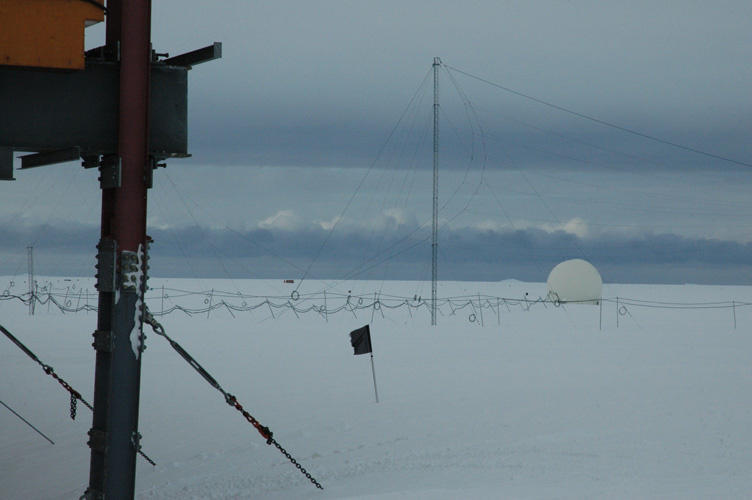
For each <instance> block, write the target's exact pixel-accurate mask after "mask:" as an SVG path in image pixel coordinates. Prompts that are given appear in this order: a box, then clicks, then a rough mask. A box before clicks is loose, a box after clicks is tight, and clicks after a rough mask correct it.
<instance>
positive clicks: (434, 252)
mask: <svg viewBox="0 0 752 500" xmlns="http://www.w3.org/2000/svg"><path fill="white" fill-rule="evenodd" d="M439 66H441V59H439V58H438V57H434V59H433V225H432V228H431V325H432V326H433V325H436V277H437V271H438V250H439Z"/></svg>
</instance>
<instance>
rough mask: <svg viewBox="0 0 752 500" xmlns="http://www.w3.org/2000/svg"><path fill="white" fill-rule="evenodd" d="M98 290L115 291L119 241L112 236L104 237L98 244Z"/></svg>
mask: <svg viewBox="0 0 752 500" xmlns="http://www.w3.org/2000/svg"><path fill="white" fill-rule="evenodd" d="M97 250H99V253H97V264H96V268H97V275H96V278H97V290H99V291H100V292H110V293H112V292H114V291H115V290H116V289H117V286H116V283H115V271H116V267H115V266H116V263H117V259H116V256H117V242H116V241H115V240H113V239H111V238H102V239H101V240H99V244H98V245H97Z"/></svg>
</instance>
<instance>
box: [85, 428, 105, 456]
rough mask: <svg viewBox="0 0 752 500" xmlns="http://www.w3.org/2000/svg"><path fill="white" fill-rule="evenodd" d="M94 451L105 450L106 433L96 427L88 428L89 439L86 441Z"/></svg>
mask: <svg viewBox="0 0 752 500" xmlns="http://www.w3.org/2000/svg"><path fill="white" fill-rule="evenodd" d="M86 444H88V445H89V448H91V449H92V450H94V451H99V452H101V453H104V452H106V451H107V433H106V432H105V431H99V430H97V429H89V441H88V443H86Z"/></svg>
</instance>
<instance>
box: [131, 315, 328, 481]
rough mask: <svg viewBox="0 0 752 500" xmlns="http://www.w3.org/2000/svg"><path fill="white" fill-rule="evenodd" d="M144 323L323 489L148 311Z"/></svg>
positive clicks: (267, 440) (268, 442)
mask: <svg viewBox="0 0 752 500" xmlns="http://www.w3.org/2000/svg"><path fill="white" fill-rule="evenodd" d="M144 322H145V323H147V324H148V325H150V326H151V328H152V330H154V333H156V334H157V335H160V336H162V337H164V338H165V339H166V340H167V342H169V343H170V345H171V346H172V348H173V349H175V351H177V353H178V354H180V356H182V357H183V359H185V360H186V361H187V362H188V364H189V365H191V366H192V367H193V369H194V370H196V371H197V372H198V373H199V374H200V375H201V376H202V377H203V378H204V380H206V381H207V382H208V383H209V385H211V386H212V387H214V388H215V389H217V390H218V391H219V392H221V393H222V395H223V396H224V397H225V401H226V402H227V404H228V405H230V406H232V407H233V408H235V409H236V410H238V411H239V412H240V413H241V415H243V417H245V419H246V420H247V421H248V422H249V423H250V424H251V425H252V426H253V427H254V428H255V429H256V430H257V431H258V432H259V434H261V436H263V438H264V439H266V444H269V445H272V444H273V445H274V446H275V447H276V448H277V449H278V450H279V451H280V452H281V453H282V454H283V455H284V456H285V458H287V459H288V460H289V461H290V463H292V464H293V465H294V466H295V467H296V468H297V469H298V470H299V471H300V472H301V473H302V474H303V475H304V476H305V477H306V478H308V480H309V481H311V483H313V484H314V485H315V486H316V487H317V488H318V489H320V490H323V489H324V487H323V486H321V484H319V482H318V481H316V479H314V478H313V476H311V474H310V473H309V472H308V471H307V470H305V468H303V466H302V465H300V463H298V461H297V460H295V459H294V458H293V457H292V455H290V454H289V453H288V452H287V450H285V449H284V448H283V447H282V446H281V445H280V444H279V443H278V442H277V440H276V439H274V437H273V433H272V431H271V429H269V428H268V427H266V426H264V425H261V423H260V422H259V421H258V420H256V419H255V418H254V417H253V415H251V414H250V413H248V412H247V411H246V410H245V408H243V405H241V404H240V403H239V402H238V400H237V399H236V398H235V396H233V395H232V394H229V393H228V392H226V391H225V390H224V389H223V388H222V386H220V385H219V383H218V382H217V381H216V379H215V378H214V377H212V376H211V375H210V374H209V372H207V371H206V370H205V369H204V367H203V366H201V365H200V364H199V363H198V361H196V360H195V359H194V358H193V356H191V355H190V354H189V353H188V351H186V350H185V349H183V347H182V346H181V345H180V344H178V343H177V342H175V341H174V340H173V339H171V338H170V337H169V336H168V335H167V334H166V333H165V330H164V327H163V326H162V325H161V324H160V323H159V322H158V321H157V320H156V319H155V318H154V316H153V315H152V314H151V313H150V312H149V310H148V309H145V311H144Z"/></svg>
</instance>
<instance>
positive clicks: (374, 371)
mask: <svg viewBox="0 0 752 500" xmlns="http://www.w3.org/2000/svg"><path fill="white" fill-rule="evenodd" d="M371 371H372V372H373V392H374V393H375V394H376V402H377V403H378V402H379V391H378V389H376V368H374V367H373V353H371Z"/></svg>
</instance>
